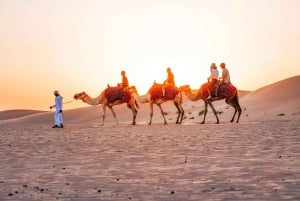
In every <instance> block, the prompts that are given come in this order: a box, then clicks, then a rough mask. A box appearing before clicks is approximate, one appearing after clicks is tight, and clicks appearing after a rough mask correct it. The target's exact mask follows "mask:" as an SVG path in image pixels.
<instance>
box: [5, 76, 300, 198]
mask: <svg viewBox="0 0 300 201" xmlns="http://www.w3.org/2000/svg"><path fill="white" fill-rule="evenodd" d="M299 84H300V76H295V77H292V78H289V79H286V80H282V81H279V82H276V83H274V84H271V85H268V86H265V87H262V88H260V89H257V90H255V91H252V92H249V93H245V92H243V93H241V94H242V95H241V97H240V104H241V107H242V109H243V113H242V115H241V118H240V123H230V122H229V120H230V119H231V117H232V115H233V109H232V108H231V107H229V106H227V105H226V104H225V103H224V101H218V102H215V104H214V105H215V106H216V108H217V110H218V111H219V118H220V124H215V123H216V119H215V117H214V115H213V114H212V112H211V111H210V110H209V113H208V115H207V119H206V124H204V125H203V124H199V122H200V121H202V118H203V116H199V115H198V113H199V112H200V111H201V110H203V102H202V101H197V102H191V101H188V100H185V102H184V104H183V108H184V110H185V118H184V120H183V123H182V124H181V125H178V124H175V121H176V108H175V107H174V106H173V104H172V103H171V102H168V103H164V104H163V108H164V109H165V111H166V112H167V116H166V117H167V121H168V124H167V125H164V124H163V119H162V117H161V115H160V113H159V110H158V108H157V107H155V110H154V117H153V122H152V125H151V126H149V125H147V122H148V120H149V111H150V109H149V105H148V104H147V103H144V104H142V103H140V107H141V108H140V109H139V112H138V116H137V120H136V121H137V125H135V126H132V125H130V123H131V120H132V114H131V111H130V110H128V109H127V108H126V106H125V104H124V105H120V106H116V107H115V111H116V113H117V118H118V120H119V123H120V125H119V126H116V124H115V121H114V119H113V117H112V115H111V113H110V111H109V110H108V111H107V118H106V120H105V125H104V126H103V127H102V126H100V122H101V115H102V110H101V109H102V108H101V106H87V107H84V108H79V109H73V110H67V111H64V112H63V117H64V121H65V128H63V129H61V128H56V129H53V128H52V124H53V115H54V113H53V112H42V111H41V112H39V113H36V111H35V112H34V113H32V114H30V112H28V113H26V114H25V113H24V111H23V110H20V113H19V114H18V111H17V110H14V111H11V113H10V112H7V111H6V112H5V113H4V112H0V117H1V118H0V119H1V121H0V133H1V134H0V137H1V138H0V139H1V140H0V200H28V201H31V200H47V201H48V200H67V201H69V200H78V201H79V200H80V201H82V200H84V201H94V200H147V201H149V200H175V201H182V200H197V201H198V200H224V201H225V200H300V190H299V189H300V135H299V134H300V90H299V89H298V86H299ZM4 114H5V115H6V116H4ZM16 114H18V115H16ZM24 114H25V115H24Z"/></svg>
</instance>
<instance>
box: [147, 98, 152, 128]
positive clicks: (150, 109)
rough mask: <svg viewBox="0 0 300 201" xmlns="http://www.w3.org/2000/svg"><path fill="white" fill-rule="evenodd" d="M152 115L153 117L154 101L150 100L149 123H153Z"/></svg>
mask: <svg viewBox="0 0 300 201" xmlns="http://www.w3.org/2000/svg"><path fill="white" fill-rule="evenodd" d="M152 117H153V103H152V102H150V121H149V123H148V124H149V125H151V123H152Z"/></svg>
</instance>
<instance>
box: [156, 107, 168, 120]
mask: <svg viewBox="0 0 300 201" xmlns="http://www.w3.org/2000/svg"><path fill="white" fill-rule="evenodd" d="M157 106H158V107H159V109H160V113H161V115H162V116H163V118H164V124H165V125H166V124H167V121H166V117H165V113H164V111H163V109H162V107H161V104H157Z"/></svg>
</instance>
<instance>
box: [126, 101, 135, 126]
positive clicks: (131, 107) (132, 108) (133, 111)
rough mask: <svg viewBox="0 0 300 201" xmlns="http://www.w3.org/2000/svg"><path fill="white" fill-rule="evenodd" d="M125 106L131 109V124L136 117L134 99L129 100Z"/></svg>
mask: <svg viewBox="0 0 300 201" xmlns="http://www.w3.org/2000/svg"><path fill="white" fill-rule="evenodd" d="M127 107H128V108H129V109H131V111H132V117H133V118H132V125H135V123H136V122H135V119H136V115H137V110H136V109H135V107H134V101H133V102H132V101H131V102H130V103H129V104H127Z"/></svg>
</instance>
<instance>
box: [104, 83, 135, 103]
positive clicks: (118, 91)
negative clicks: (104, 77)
mask: <svg viewBox="0 0 300 201" xmlns="http://www.w3.org/2000/svg"><path fill="white" fill-rule="evenodd" d="M105 96H106V98H107V101H108V103H114V102H115V101H117V100H119V101H120V102H121V103H127V102H128V101H129V99H130V92H129V91H128V89H126V88H123V87H108V88H107V89H105Z"/></svg>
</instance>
